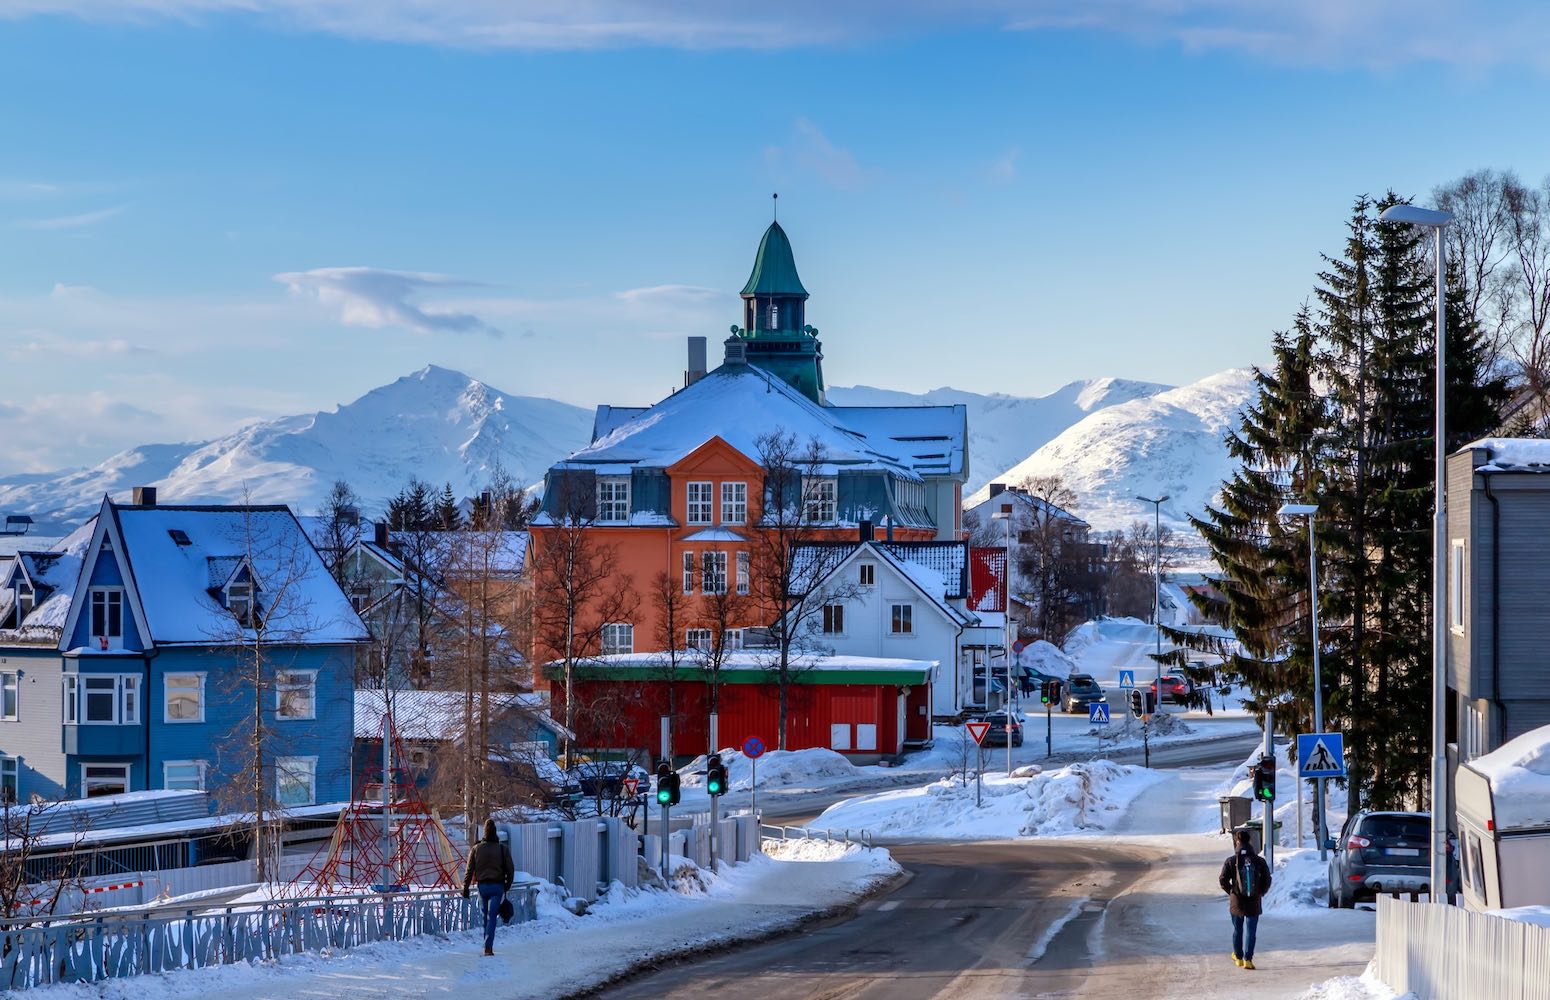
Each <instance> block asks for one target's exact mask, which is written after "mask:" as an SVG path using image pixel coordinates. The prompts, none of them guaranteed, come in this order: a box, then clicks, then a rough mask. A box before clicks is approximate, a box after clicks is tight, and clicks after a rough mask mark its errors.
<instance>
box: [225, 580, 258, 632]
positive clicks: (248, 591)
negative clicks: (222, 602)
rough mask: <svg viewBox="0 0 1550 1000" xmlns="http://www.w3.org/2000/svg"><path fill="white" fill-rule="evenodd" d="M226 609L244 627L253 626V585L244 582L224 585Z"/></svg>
mask: <svg viewBox="0 0 1550 1000" xmlns="http://www.w3.org/2000/svg"><path fill="white" fill-rule="evenodd" d="M226 609H227V610H228V611H230V612H231V614H232V617H233V618H235V619H237V621H238V623H239V624H241V625H243V626H244V627H246V626H250V625H252V624H253V585H252V584H251V583H249V582H248V581H246V580H244V581H242V582H241V583H230V584H227V585H226Z"/></svg>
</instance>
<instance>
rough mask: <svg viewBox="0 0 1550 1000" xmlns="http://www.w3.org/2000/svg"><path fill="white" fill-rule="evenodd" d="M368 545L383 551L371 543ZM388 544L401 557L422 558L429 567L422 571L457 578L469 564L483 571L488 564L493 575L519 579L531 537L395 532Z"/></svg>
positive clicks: (500, 533)
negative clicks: (486, 563)
mask: <svg viewBox="0 0 1550 1000" xmlns="http://www.w3.org/2000/svg"><path fill="white" fill-rule="evenodd" d="M365 544H368V545H371V546H372V548H373V549H375V550H377V551H379V552H380V551H381V550H380V549H379V548H377V546H376V545H375V544H374V543H372V542H371V541H370V540H369V539H368V540H367V542H366V543H365ZM388 544H389V545H390V546H391V547H392V548H393V549H395V550H396V551H397V552H398V554H399V556H400V557H401V559H400V561H402V557H413V556H415V555H416V554H423V555H424V556H425V558H426V561H427V563H428V564H429V565H428V566H422V567H420V569H421V570H422V571H425V570H429V571H437V572H443V573H448V574H450V575H453V576H456V575H459V574H460V573H466V572H469V571H470V569H471V568H470V566H469V564H470V563H475V562H476V563H477V564H478V565H479V566H480V567H481V568H482V567H483V566H484V565H485V560H486V559H488V561H489V568H490V571H491V572H492V573H497V574H501V575H509V576H517V575H519V574H521V572H522V567H523V564H524V563H525V562H526V561H527V544H528V533H527V532H525V531H393V532H389V534H388Z"/></svg>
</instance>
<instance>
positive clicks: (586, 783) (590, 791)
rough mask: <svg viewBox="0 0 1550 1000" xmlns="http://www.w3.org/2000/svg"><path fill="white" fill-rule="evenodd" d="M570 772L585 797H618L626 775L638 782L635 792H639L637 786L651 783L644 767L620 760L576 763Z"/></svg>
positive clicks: (642, 786)
mask: <svg viewBox="0 0 1550 1000" xmlns="http://www.w3.org/2000/svg"><path fill="white" fill-rule="evenodd" d="M570 774H571V776H572V777H573V779H574V780H575V783H576V785H577V787H578V788H579V790H580V791H581V794H582V795H584V796H586V797H587V798H594V797H598V798H605V799H616V798H619V796H620V794H621V792H622V791H623V789H624V779H625V778H627V777H633V778H635V779H636V780H637V781H638V782H640V785H639V787H638V788H637V792H636V794H639V788H647V787H649V786H650V784H651V781H650V776H649V775H648V774H647V773H646V769H645V768H643V767H638V766H635V765H632V764H629V763H627V762H625V761H622V760H599V761H589V762H587V763H585V764H577V765H576V766H575V767H573V768H571V770H570ZM600 792H601V794H599V793H600Z"/></svg>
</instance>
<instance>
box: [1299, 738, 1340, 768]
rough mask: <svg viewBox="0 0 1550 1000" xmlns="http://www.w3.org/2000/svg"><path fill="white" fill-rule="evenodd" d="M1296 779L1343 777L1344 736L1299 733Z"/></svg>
mask: <svg viewBox="0 0 1550 1000" xmlns="http://www.w3.org/2000/svg"><path fill="white" fill-rule="evenodd" d="M1297 777H1299V778H1343V777H1345V736H1344V734H1343V733H1299V734H1298V735H1297Z"/></svg>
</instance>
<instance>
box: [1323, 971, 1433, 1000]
mask: <svg viewBox="0 0 1550 1000" xmlns="http://www.w3.org/2000/svg"><path fill="white" fill-rule="evenodd" d="M1298 1000H1417V997H1416V995H1415V994H1414V993H1395V992H1394V991H1393V989H1391V988H1390V987H1389V985H1388V984H1387V983H1385V982H1384V981H1383V980H1381V979H1379V978H1378V977H1377V976H1375V975H1373V974H1372V972H1371V971H1368V972H1364V973H1362V974H1361V975H1360V976H1337V977H1336V978H1334V979H1326V980H1325V981H1324V982H1322V983H1318V984H1315V985H1314V986H1313V987H1312V988H1311V989H1309V990H1308V992H1306V993H1304V994H1302V996H1301V997H1299V998H1298Z"/></svg>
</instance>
